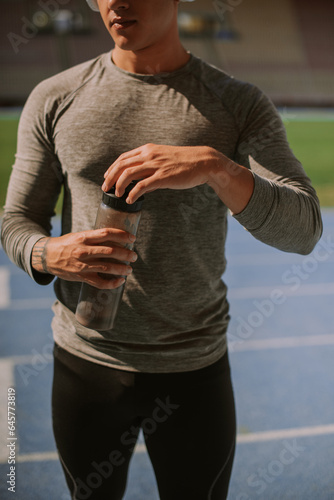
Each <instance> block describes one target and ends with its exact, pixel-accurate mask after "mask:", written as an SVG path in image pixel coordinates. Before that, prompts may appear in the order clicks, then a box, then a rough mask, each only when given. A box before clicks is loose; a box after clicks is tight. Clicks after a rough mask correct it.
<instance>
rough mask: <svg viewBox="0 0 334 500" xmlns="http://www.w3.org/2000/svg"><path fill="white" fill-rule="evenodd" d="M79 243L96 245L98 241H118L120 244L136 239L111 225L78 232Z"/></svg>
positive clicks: (129, 242) (132, 241)
mask: <svg viewBox="0 0 334 500" xmlns="http://www.w3.org/2000/svg"><path fill="white" fill-rule="evenodd" d="M78 239H79V243H83V244H86V245H87V244H88V245H94V244H95V245H98V244H100V243H108V242H114V243H120V244H124V245H126V244H131V243H134V242H135V241H136V237H135V236H134V235H133V234H131V233H128V232H127V231H123V230H122V229H116V228H112V227H104V228H101V229H91V230H89V231H83V232H81V233H78Z"/></svg>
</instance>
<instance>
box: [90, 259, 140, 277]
mask: <svg viewBox="0 0 334 500" xmlns="http://www.w3.org/2000/svg"><path fill="white" fill-rule="evenodd" d="M91 273H100V274H110V275H111V276H110V279H111V278H112V277H115V276H117V277H122V276H123V277H125V276H129V275H130V274H131V273H132V267H131V266H129V265H127V264H126V263H124V262H116V261H107V260H105V261H96V262H91V263H87V264H86V265H84V266H82V268H81V275H82V276H83V277H85V276H87V275H89V274H91Z"/></svg>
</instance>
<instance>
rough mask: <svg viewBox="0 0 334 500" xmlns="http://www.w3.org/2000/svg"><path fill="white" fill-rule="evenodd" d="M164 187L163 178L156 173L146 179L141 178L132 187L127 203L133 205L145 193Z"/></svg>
mask: <svg viewBox="0 0 334 500" xmlns="http://www.w3.org/2000/svg"><path fill="white" fill-rule="evenodd" d="M162 188H163V183H162V181H161V179H158V178H157V177H156V176H155V175H152V176H150V177H148V178H146V179H143V180H141V181H140V182H138V183H137V184H136V185H135V186H134V187H133V188H132V189H131V191H130V193H129V194H128V197H127V199H126V203H128V204H129V205H131V204H132V203H134V202H135V201H137V200H138V198H140V197H141V196H143V195H144V194H145V193H151V192H152V191H156V190H157V189H162Z"/></svg>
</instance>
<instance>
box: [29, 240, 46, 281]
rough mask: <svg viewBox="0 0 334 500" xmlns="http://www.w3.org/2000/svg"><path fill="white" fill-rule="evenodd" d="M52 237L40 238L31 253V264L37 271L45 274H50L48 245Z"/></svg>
mask: <svg viewBox="0 0 334 500" xmlns="http://www.w3.org/2000/svg"><path fill="white" fill-rule="evenodd" d="M49 240H50V238H49V237H45V238H41V239H40V240H38V241H37V242H36V243H35V245H34V247H33V249H32V253H31V266H32V268H33V269H34V270H35V271H38V272H39V273H43V274H50V272H49V270H48V267H47V245H48V243H49Z"/></svg>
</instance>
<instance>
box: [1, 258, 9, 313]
mask: <svg viewBox="0 0 334 500" xmlns="http://www.w3.org/2000/svg"><path fill="white" fill-rule="evenodd" d="M9 280H10V271H9V269H8V267H5V266H0V309H7V308H8V307H9V306H10V281H9Z"/></svg>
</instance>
